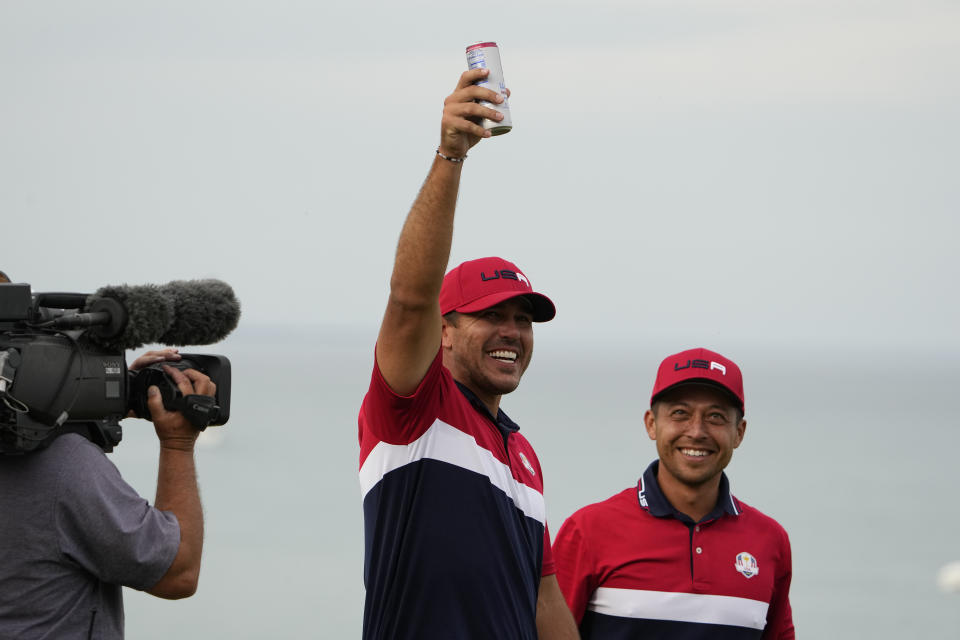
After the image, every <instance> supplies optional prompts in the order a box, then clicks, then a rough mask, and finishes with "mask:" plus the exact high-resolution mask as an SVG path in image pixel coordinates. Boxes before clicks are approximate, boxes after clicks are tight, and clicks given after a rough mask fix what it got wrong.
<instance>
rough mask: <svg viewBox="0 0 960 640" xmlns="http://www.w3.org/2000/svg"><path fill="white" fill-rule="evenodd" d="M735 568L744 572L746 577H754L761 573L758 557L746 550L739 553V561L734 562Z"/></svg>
mask: <svg viewBox="0 0 960 640" xmlns="http://www.w3.org/2000/svg"><path fill="white" fill-rule="evenodd" d="M733 568H734V569H736V570H737V571H739V572H740V573H742V574H743V576H744V577H745V578H752V577H753V576H755V575H757V574H758V573H760V567H759V566H757V559H756V558H754V557H753V556H752V555H750V554H749V553H747V552H746V551H741V552H740V553H738V554H737V561H736V562H735V563H734V564H733Z"/></svg>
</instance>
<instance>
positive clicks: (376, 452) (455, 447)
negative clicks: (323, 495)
mask: <svg viewBox="0 0 960 640" xmlns="http://www.w3.org/2000/svg"><path fill="white" fill-rule="evenodd" d="M425 458H429V459H431V460H440V461H441V462H447V463H449V464H452V465H456V466H458V467H461V468H463V469H467V470H468V471H473V472H475V473H479V474H481V475H484V476H486V477H487V478H489V479H490V483H491V484H492V485H493V486H495V487H497V488H498V489H500V490H501V491H503V492H504V493H505V494H507V497H508V498H510V499H511V500H512V501H513V503H514V504H515V505H516V506H517V508H518V509H520V510H521V511H523V513H524V514H525V515H526V516H527V517H529V518H533V519H534V520H537V521H538V522H541V523H544V522H545V521H546V518H547V516H546V505H545V504H544V501H543V494H541V493H540V492H539V491H537V490H536V489H534V488H532V487H528V486H527V485H525V484H523V483H522V482H519V481H518V480H516V479H514V477H513V474H511V473H510V468H509V467H508V466H507V465H505V464H503V463H502V462H500V461H499V460H497V459H496V458H495V457H494V456H493V454H492V453H490V451H488V450H487V449H484V448H483V447H481V446H480V445H478V444H477V441H476V440H474V439H473V437H472V436H470V435H468V434H466V433H464V432H463V431H460V430H459V429H455V428H454V427H451V426H450V425H448V424H446V423H445V422H441V421H440V420H437V421H436V422H434V423H433V425H432V426H431V427H430V428H429V429H427V431H426V432H425V433H424V434H423V435H422V436H420V437H419V438H417V439H416V440H414V441H413V442H411V443H410V444H387V443H386V442H381V443H379V444H377V446H375V447H374V448H373V451H371V452H370V455H368V456H367V459H366V460H364V461H363V466H362V467H360V493H361V496H362V497H363V498H366V496H367V493H369V492H370V490H371V489H373V488H374V487H375V486H376V485H377V483H379V482H380V480H382V479H383V476H385V475H386V474H388V473H389V472H391V471H394V470H396V469H399V468H400V467H403V466H405V465H408V464H411V463H413V462H417V461H419V460H423V459H425Z"/></svg>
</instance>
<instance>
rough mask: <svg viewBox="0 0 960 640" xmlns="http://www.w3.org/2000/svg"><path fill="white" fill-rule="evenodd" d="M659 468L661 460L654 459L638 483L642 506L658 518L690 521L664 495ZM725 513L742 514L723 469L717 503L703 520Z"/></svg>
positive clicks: (638, 493) (715, 517)
mask: <svg viewBox="0 0 960 640" xmlns="http://www.w3.org/2000/svg"><path fill="white" fill-rule="evenodd" d="M659 469H660V461H659V460H654V461H653V462H651V463H650V466H648V467H647V469H646V471H644V472H643V475H642V476H641V477H640V481H639V482H638V483H637V499H638V500H639V502H640V508H641V509H644V510H646V511H649V512H650V515H652V516H656V517H658V518H666V517H673V518H676V519H678V520H681V521H684V522H687V521H690V518H688V517H687V516H686V515H684V514H682V513H680V512H679V511H677V510H676V509H675V508H674V507H673V505H672V504H670V501H669V500H667V497H666V496H665V495H663V491H661V490H660V483H659V482H657V471H658V470H659ZM723 514H727V515H730V516H738V515H740V507H739V505H738V504H737V501H736V498H734V497H733V495H732V494H731V493H730V481H729V480H728V479H727V474H726V473H723V472H722V471H721V472H720V491H719V494H718V495H717V505H716V506H715V507H714V508H713V511H711V512H710V514H709V515H707V517H706V518H704V519H703V520H702V522H706V521H708V520H716V519H717V518H719V517H720V516H722V515H723Z"/></svg>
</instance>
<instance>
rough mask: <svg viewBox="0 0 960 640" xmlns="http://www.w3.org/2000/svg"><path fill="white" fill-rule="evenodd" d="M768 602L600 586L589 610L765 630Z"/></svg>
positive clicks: (622, 616)
mask: <svg viewBox="0 0 960 640" xmlns="http://www.w3.org/2000/svg"><path fill="white" fill-rule="evenodd" d="M768 606H769V605H768V603H766V602H761V601H760V600H751V599H749V598H737V597H733V596H715V595H708V594H702V593H671V592H667V591H643V590H640V589H615V588H612V587H599V588H598V589H597V590H596V591H595V592H594V594H593V597H592V598H591V599H590V602H589V604H588V605H587V608H588V609H590V610H591V611H596V612H597V613H602V614H605V615H608V616H619V617H621V618H643V619H646V620H675V621H678V622H700V623H705V624H726V625H731V626H735V627H747V628H750V629H763V628H764V627H765V626H766V624H767V608H768Z"/></svg>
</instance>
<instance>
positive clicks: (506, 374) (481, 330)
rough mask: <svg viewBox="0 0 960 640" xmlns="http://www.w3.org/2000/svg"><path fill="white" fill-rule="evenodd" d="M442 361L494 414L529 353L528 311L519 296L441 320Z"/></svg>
mask: <svg viewBox="0 0 960 640" xmlns="http://www.w3.org/2000/svg"><path fill="white" fill-rule="evenodd" d="M442 345H443V364H444V366H445V367H447V369H449V370H450V373H451V374H452V375H453V379H454V380H456V381H458V382H460V383H461V384H464V385H466V386H467V387H468V388H469V389H470V390H471V391H473V392H474V393H475V394H477V397H478V398H480V400H481V401H482V402H483V403H484V404H485V405H487V407H488V408H490V409H491V412H492V413H493V414H494V415H496V413H497V408H498V407H499V405H500V396H501V395H503V394H505V393H510V392H511V391H513V390H514V389H516V388H517V385H519V384H520V378H521V377H522V376H523V372H524V371H526V370H527V366H528V365H529V364H530V357H531V356H532V355H533V314H532V308H531V306H530V302H529V301H528V300H527V299H526V298H523V297H516V298H510V299H509V300H505V301H503V302H501V303H500V304H497V305H494V306H492V307H488V308H487V309H484V310H483V311H478V312H477V313H456V314H453V315H452V316H451V317H444V320H443V334H442Z"/></svg>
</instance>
